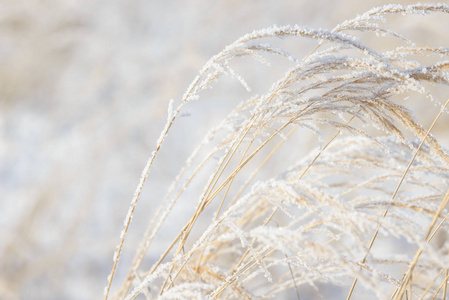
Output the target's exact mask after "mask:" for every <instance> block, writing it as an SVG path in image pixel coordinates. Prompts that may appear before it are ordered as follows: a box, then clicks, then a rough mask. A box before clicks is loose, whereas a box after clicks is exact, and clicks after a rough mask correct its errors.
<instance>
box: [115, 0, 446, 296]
mask: <svg viewBox="0 0 449 300" xmlns="http://www.w3.org/2000/svg"><path fill="white" fill-rule="evenodd" d="M436 12H440V13H444V14H448V13H449V6H447V5H445V4H435V5H432V4H416V5H409V6H402V5H386V6H382V7H379V8H374V9H372V10H370V11H368V12H366V13H364V14H361V15H359V16H357V17H356V18H354V19H352V20H348V21H345V22H343V23H342V24H340V25H338V26H336V27H335V28H334V29H333V30H325V29H311V28H306V27H300V26H297V25H294V26H271V27H269V28H266V29H262V30H256V31H253V32H252V33H249V34H246V35H244V36H242V37H241V38H239V39H238V40H237V41H235V42H234V43H232V44H231V45H229V46H227V47H225V49H224V50H223V51H221V52H220V53H218V54H217V55H215V56H213V57H212V58H211V59H210V60H209V61H208V62H207V63H206V64H205V66H204V67H203V69H202V70H201V71H200V73H199V75H198V76H197V77H196V78H195V80H194V81H193V82H192V84H191V85H190V86H189V87H188V89H187V91H186V92H185V94H184V96H183V98H182V99H181V102H180V104H179V105H178V107H177V108H176V109H173V103H172V101H171V102H170V105H169V109H168V120H167V123H166V125H165V127H164V129H163V131H162V133H161V135H160V138H159V139H158V141H157V144H156V149H155V151H154V152H153V153H152V155H151V157H150V159H149V160H148V163H147V165H146V167H145V169H144V171H143V173H142V178H141V180H140V183H139V185H138V187H137V189H136V192H135V195H134V198H133V200H132V202H131V205H130V209H129V212H128V215H127V217H126V219H125V230H124V231H123V232H122V234H121V237H120V238H121V242H120V245H119V247H118V251H117V253H116V255H114V269H113V271H112V274H111V278H110V279H109V280H108V281H109V283H110V282H111V280H112V277H113V275H114V272H115V267H116V265H117V262H118V259H119V256H120V254H121V249H122V246H123V243H124V239H125V237H126V233H127V230H128V226H129V224H130V222H131V219H132V215H133V213H134V210H135V208H136V204H137V201H138V199H139V197H140V193H141V190H142V187H143V185H144V183H145V180H146V179H147V177H148V174H149V172H150V169H151V167H152V165H153V162H154V160H155V158H156V156H157V154H158V152H159V151H160V149H161V146H162V144H163V143H164V141H165V138H166V136H167V135H168V133H169V131H170V129H171V127H172V125H173V123H174V122H175V121H176V120H177V118H178V117H180V116H181V113H180V112H181V111H182V110H183V108H184V106H186V105H188V103H189V102H191V101H192V100H194V99H195V100H196V99H200V100H201V98H200V94H201V92H202V91H203V90H205V89H206V88H210V87H212V86H213V85H214V84H215V83H216V82H219V79H220V78H221V77H222V76H223V75H228V76H230V77H232V78H235V79H237V80H238V81H239V82H240V83H241V84H242V85H243V86H244V87H245V88H246V89H247V90H248V92H250V91H251V90H250V88H249V86H248V84H247V83H246V82H247V81H246V80H245V79H244V78H243V77H242V76H241V75H239V73H238V71H239V69H238V66H237V67H235V66H234V65H233V67H232V68H231V67H230V65H231V64H230V63H231V61H236V59H237V58H238V59H239V60H240V59H243V58H245V57H247V58H250V59H254V60H256V61H258V62H262V63H270V56H273V55H274V56H278V57H280V58H283V59H284V60H286V61H287V62H288V63H289V64H290V65H289V66H288V68H287V69H286V72H285V74H284V75H283V76H281V77H280V78H277V79H276V80H274V82H273V83H272V84H268V85H267V86H266V92H265V93H262V94H260V95H252V96H250V97H249V98H248V99H247V100H243V101H242V102H241V103H240V104H239V105H238V106H237V107H236V108H235V110H233V111H232V112H231V113H230V114H229V115H228V116H227V117H226V118H225V119H224V120H223V121H222V122H221V123H218V122H217V123H218V125H217V126H216V127H214V128H212V129H211V130H210V131H209V133H208V134H207V135H206V136H205V138H204V140H203V141H202V142H201V144H200V145H199V146H198V147H197V148H196V149H195V150H194V152H193V154H192V155H191V156H190V157H189V158H188V160H187V162H186V165H185V167H184V168H182V170H181V171H180V173H179V175H178V176H177V177H176V178H175V181H174V183H173V184H172V185H171V187H170V188H169V192H168V194H167V197H166V198H165V200H164V201H163V204H162V205H161V207H160V208H159V210H158V211H157V213H156V215H155V217H154V218H153V219H152V222H151V226H150V227H149V228H148V231H147V234H146V235H145V238H144V240H143V241H142V244H141V246H140V247H139V249H138V250H137V254H136V258H135V259H134V262H133V265H132V266H131V268H130V269H131V271H130V272H129V275H128V276H127V278H126V280H125V282H124V283H123V285H122V287H121V289H120V291H119V293H118V294H117V298H120V299H122V298H125V297H126V299H133V298H134V297H136V296H137V295H138V294H139V293H141V292H143V291H144V290H145V289H146V288H147V287H148V286H149V284H150V283H151V290H146V291H145V292H146V295H149V297H154V298H156V297H159V298H160V299H164V298H165V299H176V298H179V299H181V298H199V299H203V298H212V299H215V298H224V299H245V298H246V299H248V298H258V297H261V298H268V297H278V296H279V295H281V293H282V292H286V293H288V291H292V293H291V294H288V295H290V296H291V297H295V296H292V295H295V294H296V295H297V293H298V294H301V290H302V289H303V288H317V287H318V286H319V284H322V285H337V286H341V287H342V288H344V289H346V290H347V293H348V295H349V297H350V296H351V294H352V289H351V286H352V287H353V288H355V289H363V290H364V291H367V293H368V294H373V295H376V297H378V298H387V297H390V296H392V295H393V296H392V297H393V298H395V299H402V296H403V295H404V293H405V290H406V289H409V288H410V289H411V290H413V293H415V294H416V295H421V296H423V297H424V296H427V295H429V296H432V297H436V298H438V297H440V295H442V292H441V293H440V290H441V289H442V288H443V287H444V290H446V286H445V281H446V280H445V279H444V276H446V275H444V274H447V258H446V257H445V253H447V251H448V250H449V248H448V246H449V243H447V242H446V240H447V239H448V237H447V235H444V234H442V233H444V232H446V231H447V230H448V226H449V225H448V224H447V223H446V222H445V220H446V218H447V215H446V214H447V211H446V210H444V211H443V208H444V205H443V204H445V203H447V201H448V197H449V192H448V190H449V154H448V152H447V149H444V148H443V147H441V146H440V143H439V141H438V139H437V138H436V137H435V136H433V135H432V133H431V131H432V129H433V126H434V124H435V123H436V122H442V121H441V120H440V121H439V120H438V119H439V118H440V117H441V119H442V118H446V119H445V121H446V122H447V113H445V111H446V110H447V105H448V102H446V99H438V96H437V95H438V93H436V92H435V90H436V89H437V88H441V87H443V88H444V87H447V86H448V85H449V74H448V66H449V63H448V61H447V60H440V61H433V62H430V63H427V64H422V63H421V61H422V57H421V56H424V57H432V59H434V60H436V59H437V57H440V58H441V57H442V58H447V56H448V54H449V52H448V50H447V48H445V47H438V48H432V47H430V46H419V45H415V44H414V43H413V42H412V41H411V40H409V39H408V38H407V37H406V35H403V34H399V33H397V32H395V31H394V30H392V29H390V28H388V27H387V24H388V18H387V16H388V15H391V14H399V15H401V14H404V15H409V14H420V15H421V14H422V15H427V14H431V13H436ZM445 17H447V16H445ZM360 32H364V33H366V34H370V33H371V34H373V35H374V36H376V35H377V36H376V37H375V38H376V41H379V43H381V42H382V41H384V39H385V38H392V39H394V40H395V42H397V43H398V44H401V45H400V46H398V45H395V46H394V47H393V46H392V47H391V48H390V49H386V50H385V49H382V47H378V45H374V46H368V45H366V44H365V43H364V39H363V38H361V37H360V35H359V33H360ZM275 38H296V39H300V40H301V39H303V38H307V39H311V40H314V41H316V44H317V47H316V48H315V49H314V50H313V51H311V52H310V53H309V55H307V56H306V57H304V58H303V59H299V58H298V57H297V56H296V55H295V53H290V52H287V51H286V50H283V49H281V48H279V47H275V46H272V45H270V44H267V42H266V41H267V40H273V42H276V39H275ZM386 46H388V45H386ZM242 74H244V73H242ZM248 82H251V81H248ZM429 84H432V86H431V87H429ZM408 97H414V98H416V97H418V99H419V100H421V101H427V103H428V104H430V103H434V104H436V105H437V106H436V107H437V109H436V110H434V115H433V116H432V120H434V122H433V123H432V125H430V127H429V125H426V126H427V127H426V126H424V125H421V124H420V123H419V122H418V121H417V119H418V118H417V117H416V114H418V113H420V112H419V111H412V110H410V109H409V108H408V107H406V106H405V104H407V103H408V102H409V101H407V102H405V101H403V100H405V99H406V98H408ZM442 103H444V104H442ZM429 107H431V106H429ZM302 129H309V130H310V131H311V132H312V133H313V134H314V135H315V136H316V140H317V141H318V142H317V147H316V148H315V149H314V150H312V151H310V153H309V155H305V156H302V155H301V156H300V155H299V154H297V153H296V152H295V151H292V152H291V153H289V154H288V155H283V154H281V153H282V152H281V151H282V150H279V149H282V147H283V145H290V146H291V148H290V149H295V150H296V149H298V150H299V149H301V148H302V147H303V145H304V139H302V138H303V136H302V135H303V133H302V132H301V133H300V134H297V133H298V132H299V131H300V130H302ZM181 146H182V145H181ZM301 150H302V149H301ZM298 153H299V151H298ZM271 159H273V160H275V161H276V163H278V164H283V165H284V167H285V169H284V171H283V172H282V171H281V172H279V173H278V171H276V173H274V171H273V170H270V169H267V168H268V166H269V163H270V160H271ZM276 159H277V160H276ZM155 200H156V199H155ZM186 203H187V204H186ZM181 205H187V206H184V208H185V207H189V208H192V209H191V210H190V212H191V215H188V216H187V217H186V219H185V220H183V221H182V222H185V223H183V226H181V225H180V226H181V227H180V228H181V229H180V231H179V233H178V234H176V236H174V237H172V239H173V240H172V241H171V242H170V243H168V244H167V245H166V249H165V250H163V251H162V253H161V255H160V259H158V260H157V261H156V262H154V264H153V266H151V268H148V266H147V265H146V264H144V263H143V261H144V258H146V257H149V256H150V254H151V253H154V252H152V248H151V246H152V242H153V240H154V239H155V238H156V236H157V235H163V234H164V233H163V232H161V231H162V228H163V223H164V222H167V220H168V219H169V217H170V216H169V215H170V213H171V212H172V211H173V210H175V208H177V207H182V206H181ZM185 211H186V212H187V211H188V210H187V209H186V210H185ZM175 221H176V222H177V221H178V220H175ZM437 221H438V222H437ZM176 222H175V223H176ZM176 225H178V224H176ZM430 232H432V233H433V232H440V233H441V236H439V237H437V238H433V235H432V236H430V235H429V233H430ZM435 236H438V235H436V234H435ZM390 242H391V244H389V243H390ZM400 243H402V245H400V246H398V245H397V244H400ZM395 245H396V246H395ZM153 246H154V245H153ZM155 248H156V249H157V247H155ZM385 249H387V250H385ZM153 251H155V250H153ZM149 261H152V260H151V259H150V260H149ZM442 262H445V263H442ZM392 269H393V271H391V270H392ZM136 272H138V273H137V274H144V276H142V278H143V280H140V279H139V278H138V277H139V276H135V274H136ZM415 272H416V273H415ZM414 274H420V276H414ZM441 274H443V275H442V276H440V275H441ZM264 277H265V278H264ZM133 286H134V288H133ZM108 289H109V287H108ZM295 290H296V291H295ZM318 293H319V289H318V288H317V297H318V296H319V295H318ZM426 294H427V295H426Z"/></svg>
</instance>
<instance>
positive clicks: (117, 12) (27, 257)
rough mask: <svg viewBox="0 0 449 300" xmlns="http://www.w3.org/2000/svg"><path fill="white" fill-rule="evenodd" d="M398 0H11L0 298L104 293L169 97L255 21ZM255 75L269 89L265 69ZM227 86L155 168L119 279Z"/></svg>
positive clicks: (1, 19)
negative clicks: (160, 200) (137, 187)
mask: <svg viewBox="0 0 449 300" xmlns="http://www.w3.org/2000/svg"><path fill="white" fill-rule="evenodd" d="M394 2H395V3H398V2H400V3H401V4H409V3H414V2H412V1H394ZM421 2H422V1H421ZM424 2H430V1H424ZM387 3H388V2H387V1H375V0H370V1H352V0H344V1H334V0H301V1H298V0H291V1H288V0H281V1H279V0H276V1H275V0H273V1H266V0H263V1H261V0H252V1H235V0H229V1H206V0H192V1H144V0H129V1H118V0H110V1H102V0H90V1H88V0H42V1H37V0H36V1H25V0H9V1H8V0H2V1H0V104H1V109H0V195H1V201H0V212H1V214H0V295H1V296H0V298H1V299H99V298H101V297H102V295H103V288H104V286H105V285H106V278H107V275H108V274H109V273H110V270H111V267H112V255H113V252H114V250H115V247H116V245H117V243H118V241H119V235H120V232H121V230H122V227H123V219H124V217H125V215H126V212H127V209H128V205H129V202H130V200H131V198H132V195H133V192H134V189H135V187H136V185H137V183H138V181H139V178H140V173H141V170H142V169H143V167H144V165H145V163H146V160H147V158H148V157H149V155H150V153H151V151H153V150H154V147H155V143H156V139H157V138H158V136H159V132H160V130H161V129H162V128H163V125H164V123H165V120H166V114H167V113H166V111H167V105H168V101H169V100H170V99H174V100H175V101H176V100H179V99H180V98H181V96H182V94H183V93H184V91H185V89H186V88H187V87H188V85H189V83H190V81H191V80H192V79H193V78H194V77H195V76H196V74H197V72H198V71H199V70H200V69H201V67H202V66H203V64H204V63H205V62H206V61H207V60H208V59H209V58H210V57H211V56H212V55H214V54H216V53H217V52H219V51H220V50H221V49H223V48H224V47H225V46H226V45H228V44H230V43H232V42H233V41H234V40H236V39H237V38H239V37H240V36H242V35H244V34H245V33H248V32H251V31H253V30H254V29H261V28H264V27H268V26H270V25H273V24H277V25H287V24H298V25H304V26H309V27H313V28H328V29H331V28H333V27H334V26H335V25H337V24H338V23H341V22H342V21H344V20H346V19H349V18H353V17H355V16H356V15H357V14H358V13H363V12H365V11H366V10H369V9H370V8H371V7H374V6H379V5H382V4H387ZM428 20H429V19H425V21H423V22H422V23H419V24H418V26H416V24H415V26H416V27H415V28H414V29H415V30H414V32H415V33H416V36H413V37H412V38H417V37H418V38H419V39H420V41H421V42H422V43H423V44H426V43H431V42H432V41H435V40H439V41H440V42H441V40H443V44H444V42H446V46H447V32H448V31H447V30H439V31H438V24H436V23H435V22H433V23H432V22H430V23H429V22H428ZM426 22H427V23H426ZM397 25H398V26H399V27H401V26H402V27H407V26H408V24H406V23H398V24H397ZM435 32H436V33H435ZM429 33H432V34H433V35H432V39H431V40H426V39H427V37H428V36H430V35H429ZM444 39H446V40H444ZM310 50H311V49H310V48H307V49H298V52H297V53H296V54H298V53H299V54H301V53H307V52H308V51H310ZM253 76H254V75H253ZM261 76H262V75H261ZM249 82H250V83H251V85H253V86H252V87H253V88H254V89H255V90H257V88H258V86H257V82H258V81H257V80H254V79H253V81H251V80H249ZM254 85H256V86H254ZM224 88H226V89H229V90H231V91H228V92H227V95H228V96H229V95H230V94H232V95H235V96H236V97H235V98H236V99H238V98H239V97H243V98H241V99H244V98H245V97H247V92H246V91H245V90H244V89H243V88H242V87H241V86H239V84H238V83H235V82H234V83H230V84H229V85H225V87H224ZM259 88H262V89H266V87H264V86H261V87H259ZM217 94H219V92H218V93H217ZM215 97H216V99H215V100H214V102H211V103H212V104H208V101H209V99H207V98H205V99H202V100H200V101H204V102H202V103H203V104H202V105H198V107H192V111H193V115H192V117H190V118H186V121H185V123H183V125H182V128H180V127H178V128H177V130H178V131H177V132H178V134H179V139H177V140H176V141H172V142H169V143H168V145H167V151H166V154H165V155H164V156H161V157H160V159H159V161H158V163H157V164H156V165H155V169H154V170H152V173H153V172H154V174H155V176H151V175H150V178H149V182H148V185H147V187H146V190H145V192H144V194H143V196H142V199H141V201H140V202H139V204H138V210H137V212H136V218H135V220H134V222H133V224H132V228H131V229H130V234H129V236H128V238H127V240H126V244H125V249H124V256H123V259H122V260H121V262H120V265H119V270H118V277H120V274H122V273H123V272H125V271H126V270H127V264H129V259H131V258H132V256H133V254H134V251H133V249H134V248H135V247H136V245H137V243H138V241H139V239H140V238H141V237H142V234H143V232H144V230H145V227H146V225H147V224H148V219H149V218H151V216H152V213H153V211H154V208H155V206H156V205H157V203H158V201H157V199H159V198H160V197H161V196H162V195H163V194H164V193H165V192H166V189H167V186H168V184H169V182H170V181H171V180H172V179H173V176H174V175H175V174H176V173H177V171H179V167H180V166H181V165H182V162H183V161H184V159H185V158H186V157H187V155H188V154H189V152H190V151H191V150H192V149H193V145H194V143H195V141H198V140H199V139H200V138H201V135H202V134H203V133H204V132H205V131H204V130H203V131H202V129H207V127H208V126H211V125H212V124H215V123H216V122H218V121H219V120H218V119H217V120H215V116H217V118H218V117H219V116H220V115H221V114H220V113H221V112H222V111H226V110H229V108H230V106H232V105H235V104H236V103H237V102H238V101H235V100H232V101H231V100H230V99H227V98H224V97H222V98H220V97H218V96H217V95H215ZM441 100H445V99H441ZM211 101H212V100H211ZM206 112H207V113H206ZM214 121H215V122H214ZM183 122H184V121H183ZM197 128H201V130H200V129H198V130H197ZM170 145H171V146H170ZM156 174H157V175H156ZM159 187H160V188H159ZM120 266H122V268H120Z"/></svg>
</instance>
